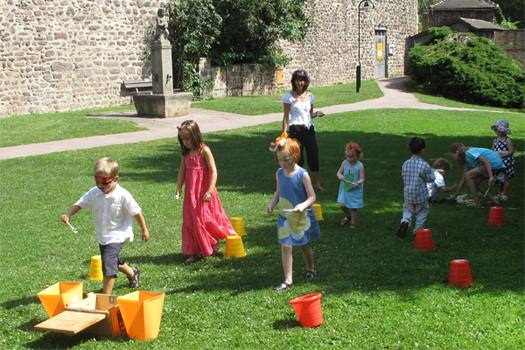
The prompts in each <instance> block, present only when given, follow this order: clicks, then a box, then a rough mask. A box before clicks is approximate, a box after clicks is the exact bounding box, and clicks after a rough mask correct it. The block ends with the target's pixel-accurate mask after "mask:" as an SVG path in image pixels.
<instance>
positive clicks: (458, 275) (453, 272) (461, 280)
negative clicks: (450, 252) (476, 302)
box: [448, 259, 473, 287]
mask: <svg viewBox="0 0 525 350" xmlns="http://www.w3.org/2000/svg"><path fill="white" fill-rule="evenodd" d="M472 283H473V282H472V275H471V274H470V265H469V263H468V260H462V259H460V260H452V261H451V262H450V273H449V277H448V284H453V285H455V286H459V287H469V286H470V285H471V284H472Z"/></svg>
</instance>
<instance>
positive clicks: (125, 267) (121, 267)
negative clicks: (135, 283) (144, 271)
mask: <svg viewBox="0 0 525 350" xmlns="http://www.w3.org/2000/svg"><path fill="white" fill-rule="evenodd" d="M118 270H119V271H120V272H123V273H125V274H126V275H127V276H128V277H133V276H134V275H135V270H133V269H132V268H131V267H129V265H128V264H124V265H119V266H118Z"/></svg>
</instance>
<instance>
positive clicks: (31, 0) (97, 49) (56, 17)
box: [0, 0, 165, 116]
mask: <svg viewBox="0 0 525 350" xmlns="http://www.w3.org/2000/svg"><path fill="white" fill-rule="evenodd" d="M163 6H165V3H164V2H163V1H143V0H136V1H133V0H127V1H126V0H122V1H119V0H69V1H64V0H2V6H0V116H7V115H14V114H30V113H53V112H58V111H71V110H81V109H89V108H101V107H108V106H115V105H123V104H129V103H130V98H129V96H123V95H125V94H123V93H122V90H121V83H122V81H123V80H132V79H141V78H145V77H149V76H150V72H151V69H150V68H149V66H148V64H147V63H146V62H147V60H145V58H146V55H147V53H146V50H145V48H146V43H147V38H148V36H149V31H151V30H153V25H154V23H155V18H156V12H157V9H158V8H159V7H163Z"/></svg>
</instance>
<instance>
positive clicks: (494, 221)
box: [487, 207, 505, 225]
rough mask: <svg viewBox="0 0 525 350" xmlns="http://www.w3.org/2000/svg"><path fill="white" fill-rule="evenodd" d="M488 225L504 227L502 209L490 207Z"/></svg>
mask: <svg viewBox="0 0 525 350" xmlns="http://www.w3.org/2000/svg"><path fill="white" fill-rule="evenodd" d="M487 224H489V225H505V218H504V217H503V208H502V207H491V208H490V212H489V220H488V221H487Z"/></svg>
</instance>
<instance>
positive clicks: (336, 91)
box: [192, 80, 383, 115]
mask: <svg viewBox="0 0 525 350" xmlns="http://www.w3.org/2000/svg"><path fill="white" fill-rule="evenodd" d="M308 91H310V92H311V93H313V94H314V96H315V101H316V102H315V108H322V107H326V106H334V105H341V104H347V103H355V102H359V101H364V100H370V99H374V98H379V97H382V96H383V92H382V91H381V89H380V88H379V86H378V85H377V83H376V82H375V81H373V80H367V81H363V82H362V88H361V92H360V93H359V94H357V93H356V92H355V83H351V84H340V85H333V86H321V87H315V88H309V89H308ZM286 92H288V91H281V92H280V93H278V94H276V95H262V96H245V97H242V98H239V97H224V98H219V99H215V100H211V101H204V102H198V103H193V104H192V107H195V108H204V109H211V110H214V111H221V112H230V113H237V114H244V115H261V114H269V113H282V111H283V103H282V102H281V98H282V97H283V95H284V94H285V93H286Z"/></svg>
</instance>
